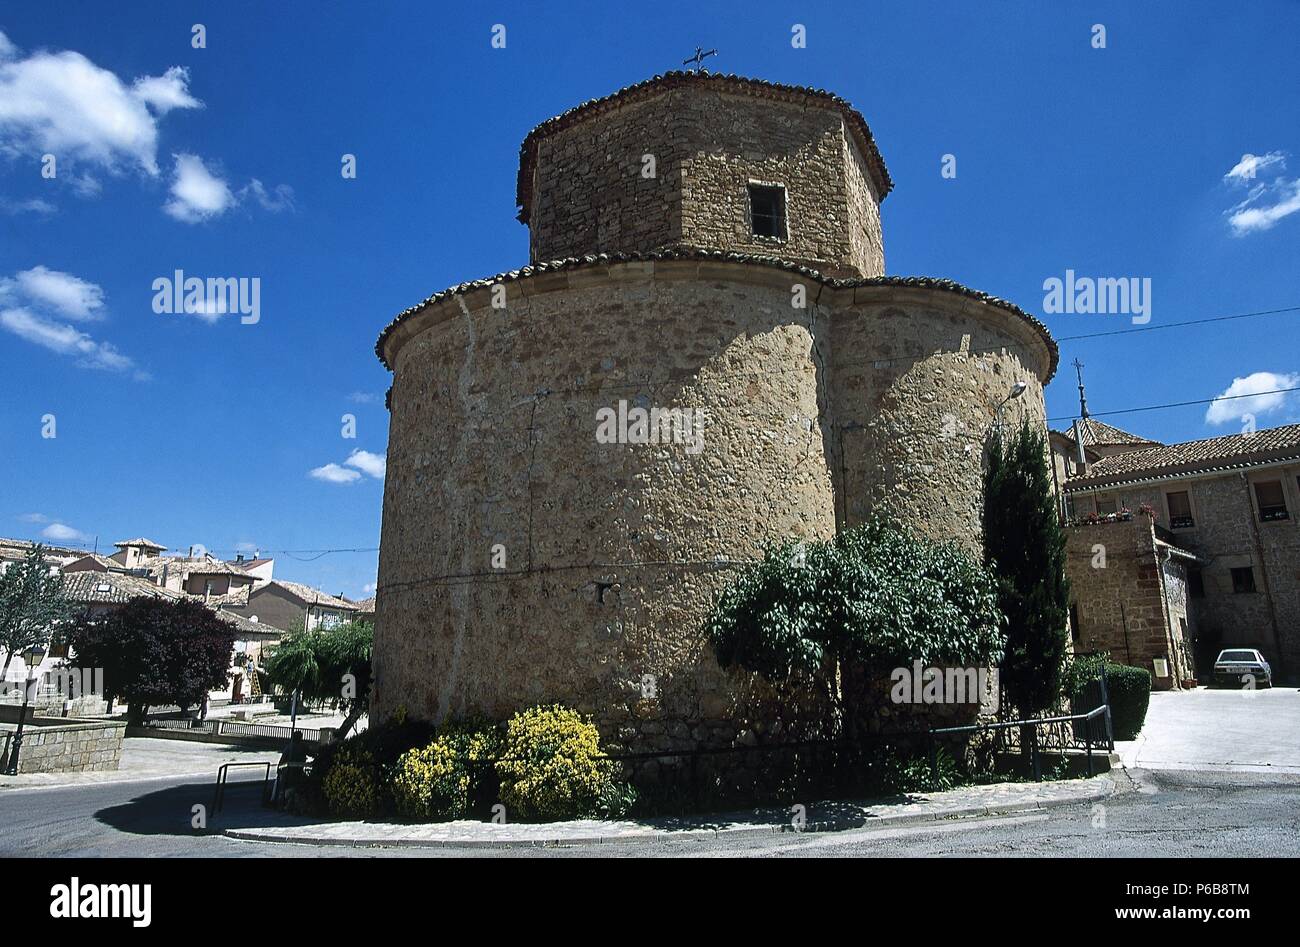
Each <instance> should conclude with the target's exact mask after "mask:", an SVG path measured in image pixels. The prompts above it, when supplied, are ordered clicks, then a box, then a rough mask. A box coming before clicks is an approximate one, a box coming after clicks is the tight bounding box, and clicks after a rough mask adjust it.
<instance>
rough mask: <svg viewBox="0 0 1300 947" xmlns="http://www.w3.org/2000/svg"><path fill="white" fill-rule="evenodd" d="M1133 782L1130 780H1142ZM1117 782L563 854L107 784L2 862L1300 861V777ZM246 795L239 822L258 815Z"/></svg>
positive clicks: (7, 852) (60, 811) (1203, 775)
mask: <svg viewBox="0 0 1300 947" xmlns="http://www.w3.org/2000/svg"><path fill="white" fill-rule="evenodd" d="M1129 776H1131V777H1133V779H1132V780H1130V779H1129ZM1129 776H1126V775H1125V774H1124V773H1120V774H1118V778H1119V779H1121V780H1122V781H1123V783H1124V784H1123V786H1122V791H1120V792H1118V793H1117V794H1115V795H1113V796H1111V797H1110V798H1108V799H1107V800H1106V801H1105V802H1104V803H1101V804H1092V803H1087V804H1083V805H1073V806H1066V807H1063V808H1060V809H1053V810H1048V811H1045V812H1037V813H1026V814H1020V815H1015V816H1008V817H1004V818H996V819H978V820H971V821H957V822H947V823H936V824H934V825H919V826H914V827H900V828H896V829H871V830H855V831H848V832H839V833H810V834H806V835H799V836H795V835H789V836H780V837H775V838H773V837H771V836H759V837H745V836H740V837H727V836H722V837H719V838H717V839H711V840H704V841H699V840H683V839H677V840H673V839H663V840H660V839H656V840H652V841H647V842H622V843H617V844H607V845H598V846H572V847H566V848H554V849H507V850H499V851H495V850H494V851H487V852H485V851H484V850H483V849H459V850H458V849H449V848H431V849H367V850H354V849H341V848H319V847H315V846H307V845H287V844H279V843H261V842H243V841H237V840H235V839H228V838H225V837H222V836H219V835H200V834H197V833H195V832H194V831H193V830H192V829H191V828H190V818H191V806H193V805H194V804H195V803H208V802H210V800H211V786H210V784H209V783H208V782H207V781H195V780H193V779H183V780H176V781H174V782H171V783H168V782H163V781H156V780H155V781H151V782H138V783H104V784H99V785H92V786H72V787H66V788H59V789H43V790H22V791H18V790H9V791H3V792H0V827H3V831H0V856H23V855H38V856H62V855H97V856H128V855H129V856H144V857H160V856H195V855H197V856H213V857H246V856H249V855H254V856H268V855H269V856H299V857H302V856H306V857H315V856H329V857H338V856H374V855H384V856H389V857H428V856H447V855H473V856H483V855H485V854H486V855H497V856H503V857H517V858H538V857H573V856H589V855H600V856H602V857H611V856H612V857H630V856H696V857H717V856H768V857H800V856H809V855H812V856H832V857H852V856H891V855H908V856H916V855H976V856H1005V855H1013V856H1038V857H1054V856H1060V855H1078V856H1104V855H1111V856H1116V855H1120V856H1173V857H1185V856H1243V855H1276V856H1290V857H1300V776H1296V775H1292V774H1277V775H1273V774H1256V773H1225V772H1199V771H1134V772H1132V773H1131V774H1129ZM255 797H256V792H250V791H249V790H247V789H244V790H236V791H235V792H234V794H233V795H232V800H231V805H232V810H231V813H232V817H236V816H237V814H238V811H239V807H241V806H248V807H253V806H254V801H253V800H254V799H255Z"/></svg>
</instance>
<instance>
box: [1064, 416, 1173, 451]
mask: <svg viewBox="0 0 1300 947" xmlns="http://www.w3.org/2000/svg"><path fill="white" fill-rule="evenodd" d="M1079 426H1080V427H1081V428H1083V444H1084V446H1085V447H1093V446H1094V445H1101V446H1110V445H1114V444H1150V445H1153V446H1155V445H1159V444H1160V442H1159V441H1153V440H1151V439H1150V438H1146V437H1139V436H1138V435H1136V434H1130V433H1129V432H1128V431H1123V430H1120V429H1119V428H1117V427H1114V426H1113V425H1110V424H1107V423H1106V422H1105V421H1098V420H1097V419H1096V418H1083V419H1082V420H1081V421H1080V422H1079ZM1064 433H1065V436H1066V437H1069V438H1070V439H1071V440H1073V438H1074V426H1073V425H1071V426H1070V427H1069V428H1068V429H1067V430H1066V431H1065V432H1064Z"/></svg>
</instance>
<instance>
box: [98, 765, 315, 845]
mask: <svg viewBox="0 0 1300 947" xmlns="http://www.w3.org/2000/svg"><path fill="white" fill-rule="evenodd" d="M214 789H215V786H214V781H213V780H208V781H206V782H199V781H195V782H192V783H185V784H184V785H180V786H169V787H167V788H166V789H159V790H156V791H154V792H146V793H142V794H141V795H139V796H136V797H135V798H134V799H132V800H131V801H130V802H127V803H124V804H122V805H117V806H110V807H108V808H106V809H100V810H99V811H98V812H96V813H95V819H96V821H98V822H101V823H103V824H104V825H107V826H110V827H112V828H114V829H117V830H118V831H119V832H128V833H131V834H134V835H176V836H188V837H193V836H195V835H205V834H206V835H216V834H220V833H221V832H222V831H223V830H225V829H227V828H235V827H238V828H254V827H257V828H262V827H266V826H295V825H312V824H314V823H316V822H318V821H319V820H318V819H312V818H309V817H306V816H294V815H289V814H288V813H284V812H279V811H276V810H274V809H269V808H265V807H263V805H262V796H263V785H262V780H261V779H260V778H258V779H239V780H236V779H233V778H232V779H231V780H230V782H229V783H227V785H226V790H225V795H224V798H223V800H222V805H221V811H220V812H216V811H214V800H213V795H214ZM196 806H201V807H202V810H201V811H199V810H196V809H195V807H196ZM200 815H201V816H202V820H203V825H204V827H203V828H199V827H196V826H195V820H196V819H198V818H199V816H200Z"/></svg>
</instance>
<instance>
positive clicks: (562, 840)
mask: <svg viewBox="0 0 1300 947" xmlns="http://www.w3.org/2000/svg"><path fill="white" fill-rule="evenodd" d="M1094 778H1095V777H1094ZM1114 792H1116V786H1115V783H1114V780H1112V779H1111V778H1109V777H1107V778H1105V779H1100V778H1098V779H1097V783H1096V785H1095V786H1094V787H1092V788H1091V789H1090V790H1089V791H1088V792H1087V793H1084V794H1081V795H1079V796H1074V797H1071V798H1068V799H1034V800H1028V801H1025V802H1007V803H1004V804H993V805H972V806H966V807H962V808H952V809H944V810H940V811H931V812H916V813H912V812H898V813H887V814H885V815H880V816H868V817H867V818H866V821H865V822H864V823H858V824H851V823H849V822H835V821H830V822H809V823H808V825H807V826H806V827H805V828H804V829H803V830H802V831H796V830H795V829H794V828H793V827H792V826H791V825H789V824H787V823H780V824H772V823H769V824H766V825H737V826H729V827H726V828H721V829H716V828H715V829H710V828H700V829H682V830H679V831H673V830H669V829H665V830H660V831H650V832H646V833H643V834H634V835H601V834H599V833H595V834H591V835H574V836H570V837H559V836H547V837H538V838H511V839H491V838H466V839H450V838H445V839H430V838H388V839H380V838H374V837H364V836H337V837H333V838H321V837H319V836H313V835H284V834H278V833H277V834H269V833H268V831H267V829H263V828H247V829H224V830H223V831H222V833H221V834H223V835H225V836H226V837H228V838H233V839H239V840H241V841H246V842H276V843H283V844H290V845H317V846H321V847H331V846H345V847H350V848H484V849H502V848H558V847H562V846H566V845H608V844H617V843H620V842H644V841H649V840H653V839H716V838H718V837H720V836H724V835H725V836H729V837H733V838H734V837H745V836H758V835H767V836H775V835H799V834H804V835H806V834H811V833H818V832H851V831H872V830H873V829H876V828H891V827H894V826H899V825H915V824H923V823H927V822H950V821H953V820H956V819H968V818H988V817H996V816H1002V815H1012V814H1016V813H1024V812H1045V811H1047V810H1048V809H1055V808H1059V807H1061V806H1068V805H1077V804H1080V803H1088V802H1096V801H1097V800H1099V799H1105V798H1107V797H1108V796H1110V795H1111V794H1112V793H1114ZM322 824H323V825H328V824H329V823H322Z"/></svg>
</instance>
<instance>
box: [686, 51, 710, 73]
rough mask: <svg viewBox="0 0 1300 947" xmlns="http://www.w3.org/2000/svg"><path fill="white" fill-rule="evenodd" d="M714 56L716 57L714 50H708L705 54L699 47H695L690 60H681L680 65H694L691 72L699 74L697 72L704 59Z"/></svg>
mask: <svg viewBox="0 0 1300 947" xmlns="http://www.w3.org/2000/svg"><path fill="white" fill-rule="evenodd" d="M716 55H718V51H717V50H716V49H710V50H709V51H708V52H707V53H706V52H705V51H704V50H703V49H702V48H701V47H699V46H696V47H695V55H694V56H692V57H691V58H690V59H683V60H682V65H683V66H689V65H690V64H691V63H695V68H694V69H693V70H692V71H693V72H699V71H700V65H701V64H702V63H703V62H704V60H705V58H706V57H709V56H716Z"/></svg>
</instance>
